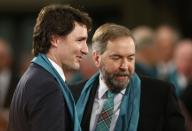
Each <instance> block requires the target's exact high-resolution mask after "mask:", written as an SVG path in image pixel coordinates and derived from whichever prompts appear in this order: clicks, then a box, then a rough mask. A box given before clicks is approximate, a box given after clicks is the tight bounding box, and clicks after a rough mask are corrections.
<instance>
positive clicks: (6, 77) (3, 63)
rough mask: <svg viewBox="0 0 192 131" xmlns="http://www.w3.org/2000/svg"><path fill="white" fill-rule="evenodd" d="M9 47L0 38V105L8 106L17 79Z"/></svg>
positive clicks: (2, 106)
mask: <svg viewBox="0 0 192 131" xmlns="http://www.w3.org/2000/svg"><path fill="white" fill-rule="evenodd" d="M11 50H12V49H11V47H10V45H9V44H8V42H6V41H5V40H3V39H2V38H0V107H1V108H9V106H10V103H11V99H12V96H13V93H14V90H15V88H16V85H17V82H18V80H19V78H18V75H17V74H16V72H15V71H14V70H13V58H12V51H11Z"/></svg>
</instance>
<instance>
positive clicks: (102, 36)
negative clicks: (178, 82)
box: [71, 23, 185, 131]
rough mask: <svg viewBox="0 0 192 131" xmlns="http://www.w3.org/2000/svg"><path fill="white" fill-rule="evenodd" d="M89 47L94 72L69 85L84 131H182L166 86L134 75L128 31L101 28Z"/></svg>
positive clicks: (174, 101)
mask: <svg viewBox="0 0 192 131" xmlns="http://www.w3.org/2000/svg"><path fill="white" fill-rule="evenodd" d="M92 47H93V54H92V56H93V60H94V62H95V65H96V67H97V68H98V69H99V72H98V73H96V74H94V75H93V76H92V77H91V78H90V79H89V80H88V81H85V82H83V83H79V84H77V85H73V86H71V89H72V92H73V93H74V95H75V96H77V97H79V99H78V100H77V104H76V107H77V113H78V118H79V121H80V122H81V127H82V129H83V130H84V131H155V130H158V131H184V130H185V129H184V119H183V116H182V115H181V113H180V110H179V107H178V104H177V99H176V97H175V94H174V92H173V91H172V85H170V84H169V83H167V82H163V81H160V80H156V79H151V78H146V77H139V76H138V75H137V74H136V73H135V54H136V52H135V40H134V38H133V36H132V34H131V32H130V31H129V29H127V28H126V27H124V26H121V25H117V24H112V23H107V24H104V25H101V26H100V27H99V28H98V29H97V30H96V32H95V33H94V35H93V39H92ZM80 87H81V88H80ZM80 94H81V95H80Z"/></svg>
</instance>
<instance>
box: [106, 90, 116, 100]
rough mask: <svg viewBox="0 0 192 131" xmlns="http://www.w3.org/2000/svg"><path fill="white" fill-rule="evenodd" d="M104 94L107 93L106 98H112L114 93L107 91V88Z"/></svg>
mask: <svg viewBox="0 0 192 131" xmlns="http://www.w3.org/2000/svg"><path fill="white" fill-rule="evenodd" d="M106 94H107V98H114V96H115V94H114V93H112V92H111V91H109V90H108V91H107V92H106Z"/></svg>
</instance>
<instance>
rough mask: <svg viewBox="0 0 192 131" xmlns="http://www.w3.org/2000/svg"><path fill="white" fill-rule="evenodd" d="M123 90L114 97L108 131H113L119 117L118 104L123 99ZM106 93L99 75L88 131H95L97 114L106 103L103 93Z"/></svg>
mask: <svg viewBox="0 0 192 131" xmlns="http://www.w3.org/2000/svg"><path fill="white" fill-rule="evenodd" d="M125 90H126V89H123V90H122V91H121V92H120V93H118V94H116V95H115V97H114V109H113V116H112V121H111V126H110V130H109V131H113V130H114V128H115V125H116V122H117V118H118V116H119V112H120V104H121V100H122V98H123V95H124V94H125ZM106 91H108V87H107V85H106V84H105V83H104V80H103V79H102V77H101V75H100V77H99V87H98V90H97V93H96V96H95V99H94V103H93V109H92V113H91V121H90V127H89V128H90V129H89V131H95V128H96V125H97V120H98V118H99V114H100V113H101V111H102V108H103V104H104V102H105V101H106V97H105V95H104V94H105V92H106Z"/></svg>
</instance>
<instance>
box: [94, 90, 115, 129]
mask: <svg viewBox="0 0 192 131" xmlns="http://www.w3.org/2000/svg"><path fill="white" fill-rule="evenodd" d="M106 95H107V100H106V101H105V102H104V105H103V108H102V111H101V113H100V114H99V119H98V121H97V125H96V129H95V131H109V129H110V124H111V120H112V115H113V108H114V102H113V100H114V96H115V94H113V93H112V92H110V91H107V92H106Z"/></svg>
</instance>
